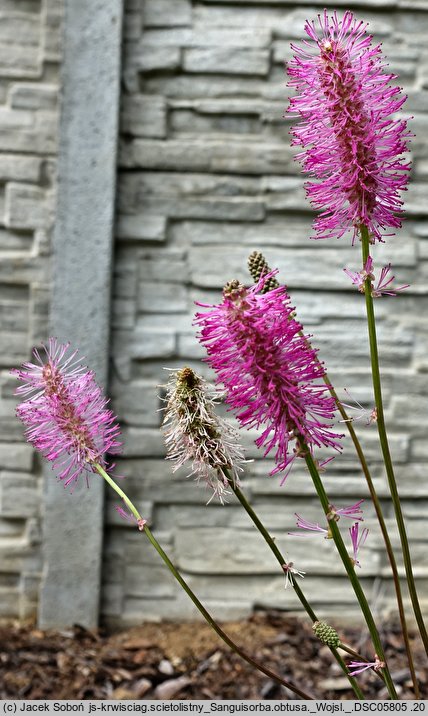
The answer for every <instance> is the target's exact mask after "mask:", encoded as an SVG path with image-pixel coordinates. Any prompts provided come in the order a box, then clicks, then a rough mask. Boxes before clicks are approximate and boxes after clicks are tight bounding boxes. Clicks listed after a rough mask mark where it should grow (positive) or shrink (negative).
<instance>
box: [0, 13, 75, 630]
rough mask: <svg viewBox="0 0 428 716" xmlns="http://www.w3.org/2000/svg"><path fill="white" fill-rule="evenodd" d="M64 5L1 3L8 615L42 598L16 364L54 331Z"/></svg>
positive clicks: (4, 603)
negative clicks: (50, 325) (50, 319)
mask: <svg viewBox="0 0 428 716" xmlns="http://www.w3.org/2000/svg"><path fill="white" fill-rule="evenodd" d="M60 22H61V3H60V2H59V1H58V0H2V2H1V3H0V103H1V104H0V206H1V208H0V384H1V402H0V426H1V427H0V617H3V616H8V617H12V616H13V617H21V618H22V617H27V616H29V615H30V614H33V613H34V610H35V609H36V606H37V599H38V585H39V579H40V573H41V568H42V563H41V544H40V542H41V536H40V535H41V532H40V529H41V523H40V511H41V494H40V490H41V465H40V461H39V460H38V458H37V457H36V456H34V454H33V450H32V448H31V447H30V446H29V445H27V444H26V443H25V442H24V441H23V435H22V429H21V426H20V425H19V424H18V422H17V420H16V418H15V415H14V408H15V400H14V399H13V397H12V394H13V390H14V388H15V383H16V381H15V380H14V379H12V378H11V377H10V376H9V368H11V367H12V366H14V365H18V364H19V363H21V362H22V361H24V360H28V358H29V356H30V353H31V349H32V347H33V346H34V345H39V344H40V342H41V341H42V340H45V339H46V335H47V316H48V304H49V266H50V258H49V256H50V251H51V249H50V239H51V232H52V226H53V220H54V192H55V155H56V150H57V120H58V106H57V98H58V90H59V77H58V68H59V61H60V34H59V31H60Z"/></svg>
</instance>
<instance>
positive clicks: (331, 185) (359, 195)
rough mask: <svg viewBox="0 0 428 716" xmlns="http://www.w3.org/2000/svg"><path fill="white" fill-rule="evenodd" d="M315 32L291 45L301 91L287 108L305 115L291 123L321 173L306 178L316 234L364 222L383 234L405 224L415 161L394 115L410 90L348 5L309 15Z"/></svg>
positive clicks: (338, 233) (304, 157)
mask: <svg viewBox="0 0 428 716" xmlns="http://www.w3.org/2000/svg"><path fill="white" fill-rule="evenodd" d="M305 32H306V34H307V35H308V37H309V40H303V43H302V46H301V47H299V46H297V45H294V44H293V45H292V49H293V51H294V52H295V56H294V58H293V59H292V60H291V62H289V63H288V65H287V72H288V75H289V77H290V81H289V83H288V84H289V86H290V87H292V88H294V89H295V90H296V92H297V94H296V95H295V96H294V97H292V98H291V100H290V105H289V108H288V112H289V113H291V114H294V115H297V117H299V118H300V121H299V122H298V123H297V124H296V125H295V127H294V129H293V130H292V132H291V134H292V138H293V139H292V143H293V144H294V145H298V146H301V147H302V148H303V150H304V151H302V152H300V153H299V154H298V155H297V159H298V160H299V161H300V162H301V164H302V167H303V169H304V171H306V172H308V173H309V175H310V176H312V177H314V178H315V179H316V181H315V182H308V183H307V184H306V191H307V194H308V198H309V200H310V202H311V204H312V206H313V207H314V208H315V209H316V210H320V211H321V213H320V214H319V215H318V217H317V218H316V220H315V222H314V229H315V234H316V235H315V236H314V238H318V239H325V238H332V237H336V238H340V237H342V236H343V235H344V234H345V233H346V232H347V231H348V230H350V229H351V230H352V231H353V235H352V241H353V242H354V240H355V238H356V237H357V235H358V231H359V227H360V225H362V224H363V225H365V226H366V227H367V228H368V231H369V236H370V241H371V242H372V243H375V242H376V241H383V235H388V234H385V230H386V229H388V227H391V228H392V229H396V228H398V227H400V226H401V221H400V218H399V216H398V215H399V214H400V212H401V210H402V204H403V202H402V201H401V199H400V195H401V192H402V191H403V190H404V189H405V187H406V184H407V181H408V172H409V169H410V164H409V163H405V162H404V161H403V159H402V156H401V155H402V154H403V153H404V152H406V151H407V148H408V146H407V145H408V138H409V137H410V136H412V135H411V134H410V132H408V131H407V123H406V120H405V119H395V120H394V119H392V118H391V115H393V114H394V113H395V112H398V111H399V110H400V109H401V107H402V105H403V103H404V101H405V99H406V97H405V96H403V95H402V94H401V89H400V88H398V87H393V86H392V85H391V84H390V83H391V81H392V80H394V79H395V77H396V76H395V75H392V74H387V73H385V72H384V68H385V64H384V61H383V59H382V54H381V46H380V45H375V46H372V36H371V35H368V34H367V24H365V23H363V22H359V21H358V20H356V19H355V18H354V15H353V14H352V12H349V11H347V12H345V14H344V16H343V19H342V20H340V19H339V17H338V15H337V13H336V12H334V13H333V15H332V16H329V15H328V13H327V11H326V10H324V13H323V15H318V22H317V23H315V22H307V23H306V26H305Z"/></svg>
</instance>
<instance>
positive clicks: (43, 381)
mask: <svg viewBox="0 0 428 716" xmlns="http://www.w3.org/2000/svg"><path fill="white" fill-rule="evenodd" d="M43 348H44V353H45V355H44V356H43V357H42V356H41V355H40V353H39V352H38V351H37V350H34V357H35V359H36V362H35V363H24V364H23V366H22V367H21V368H20V369H13V370H12V371H11V373H12V374H13V375H15V376H16V377H17V378H18V379H19V380H21V381H23V385H21V386H19V387H18V388H17V390H16V394H17V395H25V396H28V397H27V398H26V399H25V400H24V401H23V402H22V403H20V404H19V405H18V406H17V409H16V414H17V416H18V418H19V419H20V420H21V421H22V422H23V423H24V425H25V426H26V431H25V434H26V437H27V440H28V441H29V442H30V443H32V444H33V445H34V447H35V448H36V450H39V451H40V452H41V453H42V454H43V455H44V457H45V458H46V459H47V460H49V461H50V462H52V467H53V469H54V471H55V473H56V474H57V477H58V479H59V480H61V481H63V482H64V485H65V486H67V485H69V484H71V483H75V482H76V481H77V480H78V479H79V477H80V476H81V475H82V474H83V473H85V474H86V477H87V476H88V473H90V472H94V471H95V468H94V465H95V464H96V463H98V464H99V465H101V467H103V468H104V469H105V468H107V467H109V468H111V466H108V465H107V462H106V461H105V458H104V454H105V453H118V452H120V451H121V443H120V442H119V441H118V437H119V435H120V429H119V425H118V424H117V422H116V417H115V416H114V415H113V413H112V411H111V410H109V409H108V408H107V404H108V400H107V398H105V397H104V395H103V393H102V390H101V388H100V387H99V386H98V385H97V383H96V382H95V376H94V373H93V372H92V371H90V370H88V369H87V368H86V367H85V366H83V365H81V364H79V363H78V361H77V359H76V355H77V351H70V347H69V344H60V343H58V341H57V340H56V339H55V338H50V339H49V342H48V344H47V346H43Z"/></svg>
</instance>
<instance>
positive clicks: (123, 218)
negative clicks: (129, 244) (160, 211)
mask: <svg viewBox="0 0 428 716" xmlns="http://www.w3.org/2000/svg"><path fill="white" fill-rule="evenodd" d="M166 223H167V222H166V217H165V216H148V215H147V214H145V213H144V214H140V215H137V216H129V215H126V214H120V215H119V217H118V220H117V229H116V233H117V237H118V238H119V239H128V240H129V239H131V240H134V241H162V242H163V241H165V239H166Z"/></svg>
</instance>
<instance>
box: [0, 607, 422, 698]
mask: <svg viewBox="0 0 428 716" xmlns="http://www.w3.org/2000/svg"><path fill="white" fill-rule="evenodd" d="M223 627H224V629H225V631H226V632H227V633H228V634H229V635H230V636H231V637H232V638H233V639H234V640H235V641H236V642H237V643H238V644H239V645H240V646H241V647H243V648H244V649H246V650H247V651H248V652H249V653H250V654H251V655H252V656H253V657H254V658H255V659H257V660H258V661H260V662H262V663H263V664H264V666H267V667H269V668H270V669H271V670H272V671H275V672H276V673H278V674H279V675H281V676H282V677H283V678H285V679H287V680H288V681H292V682H294V683H295V684H296V685H298V686H299V687H301V688H303V690H304V691H306V692H310V693H311V694H312V696H314V697H315V698H318V699H334V700H347V699H351V700H352V699H353V698H354V696H353V692H352V691H351V690H350V688H349V682H348V680H347V679H346V677H345V676H344V675H343V673H342V672H341V671H340V669H339V668H338V666H337V664H336V662H335V661H334V659H333V658H332V656H331V653H330V651H329V649H328V648H327V647H325V646H323V645H322V644H320V642H319V641H318V639H316V638H315V637H314V636H313V634H312V629H311V625H310V624H309V623H308V622H307V621H304V620H300V619H296V618H294V617H285V616H283V615H282V614H278V613H268V614H266V613H258V614H255V615H254V616H253V617H251V618H250V619H248V620H246V621H240V622H232V623H227V624H224V625H223ZM340 635H341V638H342V641H344V642H345V643H348V644H350V645H352V646H353V648H356V649H357V650H358V651H359V653H361V654H363V655H365V656H366V657H367V658H368V657H372V653H371V650H370V644H369V642H368V641H366V640H365V639H364V638H363V637H362V636H361V629H356V628H344V629H343V630H340ZM382 639H383V643H384V646H385V649H386V653H387V658H388V663H389V666H390V670H391V672H392V676H393V679H394V681H395V683H396V685H397V690H398V692H399V697H400V699H412V698H414V693H413V691H412V685H411V680H410V677H409V673H408V669H407V668H406V659H405V653H404V650H403V647H402V639H401V634H400V630H399V627H398V626H395V625H388V628H387V629H386V630H384V631H383V633H382ZM412 645H413V647H414V655H415V662H416V668H417V673H418V679H419V684H420V689H421V697H422V698H424V699H428V662H427V659H426V655H425V651H424V650H423V648H422V646H421V644H420V643H419V640H418V639H416V637H414V638H412ZM346 659H347V660H348V659H349V660H350V659H351V657H347V656H346ZM357 678H358V681H359V684H360V686H361V688H362V689H363V691H364V693H365V696H366V698H367V699H382V698H386V693H385V690H384V685H383V682H382V681H381V680H380V678H379V677H378V676H377V675H376V674H375V673H374V672H373V671H368V672H365V673H363V674H361V675H360V676H359V677H357ZM0 698H2V699H55V700H57V699H79V700H81V699H168V700H169V699H185V700H193V699H208V700H209V699H293V698H296V697H295V696H294V695H293V694H292V693H291V692H289V691H288V690H286V689H285V688H284V687H282V686H280V685H278V684H277V683H276V682H275V681H272V680H270V679H269V678H268V677H266V676H265V675H263V674H261V673H260V672H258V671H256V670H254V669H253V668H251V667H250V666H249V665H247V664H246V663H245V662H243V661H242V660H241V659H240V658H239V657H238V656H236V655H235V654H233V653H232V652H231V651H230V650H229V649H228V648H227V647H226V646H224V645H223V642H221V641H220V640H219V639H218V637H217V636H216V635H215V634H214V633H213V632H212V631H211V630H210V628H209V627H208V626H207V625H205V624H199V623H198V624H190V623H184V624H175V623H174V624H173V623H160V624H153V623H149V624H144V625H142V626H139V627H135V628H133V629H130V630H127V631H124V632H120V633H114V634H106V633H103V631H102V630H100V631H97V632H93V631H88V630H87V629H84V628H82V627H79V626H75V627H74V628H73V629H70V630H68V631H41V630H39V629H37V628H35V627H34V626H31V625H19V624H7V625H0Z"/></svg>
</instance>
